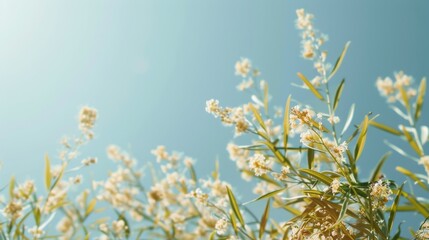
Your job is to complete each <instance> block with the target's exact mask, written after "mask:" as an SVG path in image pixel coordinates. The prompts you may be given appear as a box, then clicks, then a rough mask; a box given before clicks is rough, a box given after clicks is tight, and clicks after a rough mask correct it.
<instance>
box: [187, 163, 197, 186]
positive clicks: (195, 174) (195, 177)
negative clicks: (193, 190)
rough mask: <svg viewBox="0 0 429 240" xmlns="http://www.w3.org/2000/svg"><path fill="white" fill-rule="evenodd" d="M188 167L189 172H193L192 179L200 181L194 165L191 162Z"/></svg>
mask: <svg viewBox="0 0 429 240" xmlns="http://www.w3.org/2000/svg"><path fill="white" fill-rule="evenodd" d="M188 168H189V172H190V174H191V179H192V181H194V182H198V179H197V173H196V172H195V169H194V166H193V165H192V164H191V165H189V166H188Z"/></svg>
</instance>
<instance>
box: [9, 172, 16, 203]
mask: <svg viewBox="0 0 429 240" xmlns="http://www.w3.org/2000/svg"><path fill="white" fill-rule="evenodd" d="M14 189H15V176H12V177H11V178H10V182H9V198H10V199H13V198H14V194H13V190H14Z"/></svg>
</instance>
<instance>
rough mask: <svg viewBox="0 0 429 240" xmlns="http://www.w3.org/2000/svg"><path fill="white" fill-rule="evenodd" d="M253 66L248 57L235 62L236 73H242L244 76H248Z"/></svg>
mask: <svg viewBox="0 0 429 240" xmlns="http://www.w3.org/2000/svg"><path fill="white" fill-rule="evenodd" d="M251 68H252V65H251V63H250V60H249V59H247V58H241V60H240V61H237V62H236V63H235V74H236V75H241V76H242V77H246V76H247V74H249V71H250V70H251Z"/></svg>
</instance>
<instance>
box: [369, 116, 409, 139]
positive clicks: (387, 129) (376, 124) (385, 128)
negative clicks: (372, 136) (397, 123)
mask: <svg viewBox="0 0 429 240" xmlns="http://www.w3.org/2000/svg"><path fill="white" fill-rule="evenodd" d="M369 125H371V126H373V127H376V128H378V129H380V130H383V131H385V132H388V133H390V134H393V135H396V136H401V135H402V132H400V131H398V130H396V129H394V128H392V127H389V126H387V125H384V124H382V123H379V122H376V121H374V120H370V121H369Z"/></svg>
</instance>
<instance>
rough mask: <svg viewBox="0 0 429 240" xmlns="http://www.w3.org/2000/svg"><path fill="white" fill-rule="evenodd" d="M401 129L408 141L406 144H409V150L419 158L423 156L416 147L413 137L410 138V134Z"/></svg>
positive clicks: (417, 146)
mask: <svg viewBox="0 0 429 240" xmlns="http://www.w3.org/2000/svg"><path fill="white" fill-rule="evenodd" d="M401 129H402V132H403V133H404V135H405V138H406V139H407V141H408V144H410V146H411V148H412V149H413V150H414V151H415V152H416V153H417V155H419V157H421V156H423V151H422V149H421V148H420V147H419V145H417V142H416V140H415V139H414V138H413V136H411V134H410V133H409V132H408V131H407V129H405V127H404V126H403V125H402V126H401Z"/></svg>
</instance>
